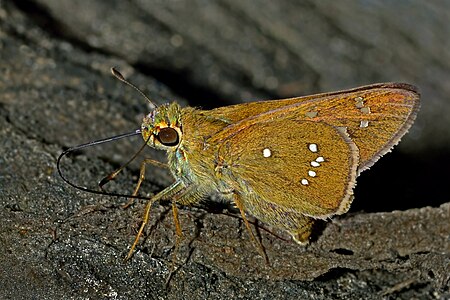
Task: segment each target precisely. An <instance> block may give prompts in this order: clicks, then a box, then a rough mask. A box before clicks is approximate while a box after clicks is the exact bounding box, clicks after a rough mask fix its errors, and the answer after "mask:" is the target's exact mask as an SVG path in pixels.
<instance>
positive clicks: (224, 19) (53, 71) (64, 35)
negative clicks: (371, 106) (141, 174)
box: [0, 0, 450, 299]
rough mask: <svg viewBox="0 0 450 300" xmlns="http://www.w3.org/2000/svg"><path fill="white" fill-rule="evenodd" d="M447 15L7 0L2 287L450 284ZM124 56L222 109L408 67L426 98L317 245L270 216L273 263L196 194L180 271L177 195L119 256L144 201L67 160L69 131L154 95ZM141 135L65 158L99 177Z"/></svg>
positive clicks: (293, 294)
mask: <svg viewBox="0 0 450 300" xmlns="http://www.w3.org/2000/svg"><path fill="white" fill-rule="evenodd" d="M448 20H450V5H449V3H448V1H443V0H442V1H426V2H425V1H414V2H410V1H342V2H341V1H339V2H337V1H288V0H284V1H242V0H240V1H235V0H223V1H175V0H169V1H138V0H135V1H52V0H41V1H1V0H0V26H1V27H0V59H1V61H0V62H1V66H0V197H1V199H0V220H1V222H0V224H1V225H0V264H1V266H0V287H1V288H0V298H2V299H33V298H34V299H37V298H39V299H61V298H73V299H78V298H90V299H128V298H134V299H153V298H163V299H166V298H183V299H205V298H210V299H214V298H215V299H220V298H228V299H237V298H243V299H250V298H252V299H255V298H266V299H278V298H288V299H330V298H335V299H355V298H366V299H379V298H387V299H396V298H400V299H410V298H414V297H415V298H417V299H430V298H433V299H444V298H446V297H450V295H449V272H450V269H449V253H450V250H449V248H450V245H449V234H450V228H449V227H450V225H449V224H450V210H449V209H450V206H449V190H450V187H449V175H448V171H449V167H450V156H449V149H450V134H449V129H450V100H449V96H448V95H449V94H450V79H449V78H450V77H449V75H450V50H449V49H450V39H449V36H450V23H449V21H448ZM111 66H117V67H118V68H119V69H120V70H121V71H122V73H123V74H124V75H125V76H126V77H127V78H129V79H131V80H132V81H133V82H134V83H135V84H136V85H138V86H139V87H142V88H143V89H144V91H145V92H146V93H147V94H149V96H150V97H151V98H152V99H155V101H156V102H158V103H164V102H167V101H173V100H176V101H178V102H180V103H181V104H183V105H191V106H200V107H203V108H214V107H218V106H223V105H228V104H235V103H240V102H244V101H253V100H257V99H277V98H285V97H291V96H300V95H307V94H311V93H318V92H325V91H333V90H341V89H345V88H351V87H356V86H359V85H364V84H370V83H375V82H388V81H399V82H407V83H410V84H414V85H417V86H418V87H419V89H420V91H421V93H422V98H421V99H422V108H421V111H420V112H419V115H418V118H417V121H416V123H415V124H414V126H413V127H412V128H411V130H410V132H409V133H408V134H407V135H406V136H405V137H404V138H403V140H402V142H401V143H400V144H399V145H398V146H397V147H396V148H395V150H394V151H393V152H392V153H389V154H387V155H386V156H385V157H383V158H382V159H380V161H379V162H378V163H377V164H375V165H374V166H373V167H372V168H371V169H370V170H369V171H366V172H364V173H363V174H362V175H361V176H360V178H358V185H357V188H356V191H355V196H356V197H355V201H354V203H353V205H352V208H351V210H350V212H349V213H348V214H346V215H344V216H341V217H338V218H335V219H334V221H333V222H329V223H328V224H323V228H322V229H321V231H320V232H319V233H318V234H317V235H316V237H315V241H314V242H313V243H312V244H311V245H310V246H308V247H306V248H301V247H299V246H297V245H294V244H293V243H291V242H287V241H283V240H281V239H278V238H277V237H275V236H273V235H271V234H269V233H267V232H265V231H264V230H261V231H260V233H261V237H262V242H263V244H264V246H265V247H266V249H267V252H268V255H269V258H270V261H271V265H270V266H268V265H265V264H264V262H263V260H262V259H261V257H259V255H258V253H257V250H256V249H255V247H254V246H253V244H252V242H251V241H250V239H249V238H248V235H247V233H246V232H245V228H244V226H243V224H242V223H241V221H240V219H239V218H237V217H236V216H235V215H230V214H228V213H227V212H231V213H233V212H234V211H233V210H232V208H230V207H229V206H228V205H227V204H226V203H221V202H217V201H218V200H217V199H211V201H207V202H204V203H202V204H201V205H198V206H196V207H193V208H182V209H181V211H180V215H181V222H182V226H183V232H184V236H185V239H184V241H183V242H182V245H181V249H180V250H179V251H178V253H177V267H178V268H177V271H176V272H175V273H174V274H173V276H172V278H171V281H170V283H169V285H168V286H166V285H165V280H166V278H167V276H168V274H169V271H170V268H171V262H172V254H173V250H174V248H173V245H174V241H175V238H174V232H173V221H172V218H171V216H172V215H171V212H170V207H169V206H167V205H156V206H155V208H154V209H153V210H152V216H151V224H150V226H149V227H148V230H147V231H146V232H147V234H146V235H145V236H146V238H145V239H144V240H142V241H141V244H140V246H139V247H138V248H139V251H138V252H137V253H136V254H135V255H134V256H133V258H132V259H131V260H130V261H129V262H127V263H123V262H122V258H123V257H124V256H125V254H126V252H127V250H128V247H129V246H130V245H131V242H132V240H133V238H134V234H135V230H136V229H137V228H138V226H139V221H140V217H141V214H142V210H143V207H144V205H145V201H137V202H136V203H135V204H134V205H133V206H131V207H130V208H129V209H126V210H124V209H122V208H121V205H122V204H123V203H125V202H126V201H127V200H126V199H118V198H113V197H107V196H98V195H93V194H89V193H84V192H80V191H77V190H75V189H73V188H71V187H70V186H68V185H66V184H65V183H63V182H62V180H61V179H60V178H59V176H58V175H57V173H56V163H55V161H56V158H57V156H58V155H59V154H60V153H61V151H62V150H63V149H65V148H66V147H69V146H73V145H76V144H80V143H83V142H86V141H90V140H95V139H99V138H103V137H108V136H112V135H115V134H119V133H123V132H127V131H132V130H134V129H136V128H139V127H140V122H141V118H142V116H143V115H144V114H146V113H147V112H148V106H147V104H146V101H145V100H144V99H142V97H140V96H139V95H138V94H137V93H136V92H134V91H132V90H131V89H130V88H129V87H126V86H124V85H123V84H121V83H120V82H119V81H117V80H115V79H114V78H113V77H112V76H111V75H110V74H109V68H110V67H111ZM140 143H141V142H140V141H139V138H136V139H135V142H127V141H125V142H122V141H121V142H118V143H115V144H113V145H108V146H105V147H98V148H95V149H90V150H89V151H85V152H80V153H77V154H76V155H73V156H71V157H69V158H68V159H66V160H65V161H64V162H65V164H64V170H65V172H66V174H67V176H68V177H69V178H71V179H72V180H73V181H75V182H77V183H80V184H85V185H90V186H93V187H95V184H96V182H97V181H98V180H99V179H100V178H102V177H103V176H105V175H106V174H108V172H111V171H112V170H114V169H115V168H117V167H118V166H120V165H121V164H123V163H124V162H125V161H126V160H127V159H128V158H129V157H130V155H131V153H134V151H136V149H137V147H139V145H140ZM147 154H148V155H152V156H154V157H158V158H159V159H163V156H162V154H161V153H159V154H157V153H153V152H151V151H148V153H147ZM137 175H138V163H137V164H134V165H132V166H131V168H129V169H127V170H126V171H125V172H124V175H122V176H121V180H118V181H117V182H114V183H113V184H111V188H112V189H115V190H119V191H126V192H128V193H129V192H131V191H132V189H133V187H134V185H133V184H134V182H136V179H137ZM147 178H148V180H147V181H146V185H145V186H144V188H143V190H144V191H146V192H149V193H150V192H155V191H158V190H161V189H162V188H163V187H164V186H167V185H168V184H169V183H170V177H169V176H168V175H167V174H166V173H165V172H162V171H160V170H149V171H148V172H147ZM213 198H214V197H213Z"/></svg>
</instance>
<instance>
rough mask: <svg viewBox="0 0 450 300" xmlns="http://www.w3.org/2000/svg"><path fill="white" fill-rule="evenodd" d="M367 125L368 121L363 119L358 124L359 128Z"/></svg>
mask: <svg viewBox="0 0 450 300" xmlns="http://www.w3.org/2000/svg"><path fill="white" fill-rule="evenodd" d="M367 126H369V121H367V120H363V121H361V123H360V124H359V127H361V128H366V127H367Z"/></svg>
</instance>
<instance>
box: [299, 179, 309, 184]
mask: <svg viewBox="0 0 450 300" xmlns="http://www.w3.org/2000/svg"><path fill="white" fill-rule="evenodd" d="M301 183H302V184H303V185H308V184H309V181H308V179H305V178H303V179H302V181H301Z"/></svg>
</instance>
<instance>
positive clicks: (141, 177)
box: [123, 158, 167, 208]
mask: <svg viewBox="0 0 450 300" xmlns="http://www.w3.org/2000/svg"><path fill="white" fill-rule="evenodd" d="M147 164H152V165H154V166H156V167H160V168H167V164H164V163H162V162H159V161H157V160H154V159H151V158H146V159H144V160H143V161H142V162H141V168H140V173H139V180H138V182H137V184H136V187H135V189H134V191H133V196H137V194H138V192H139V189H140V188H141V184H142V182H143V181H144V179H145V166H146V165H147ZM133 202H134V198H131V199H130V200H128V202H127V203H126V204H125V205H124V206H123V208H127V207H129V206H130V205H131V204H133Z"/></svg>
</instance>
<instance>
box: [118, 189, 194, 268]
mask: <svg viewBox="0 0 450 300" xmlns="http://www.w3.org/2000/svg"><path fill="white" fill-rule="evenodd" d="M183 189H185V186H184V185H183V183H182V182H181V181H176V182H174V183H173V184H171V185H170V186H168V187H167V188H165V189H164V190H162V191H161V192H159V193H158V194H156V195H155V196H154V197H153V198H152V199H151V200H149V201H148V202H147V205H146V206H145V211H144V216H143V217H142V224H141V227H140V228H139V231H138V233H137V235H136V238H135V239H134V243H133V245H132V246H131V248H130V251H128V254H127V256H126V257H125V260H128V259H129V258H130V257H131V256H132V255H133V252H134V249H135V248H136V246H137V244H138V243H139V238H140V237H141V235H142V232H143V231H144V228H145V225H147V223H148V219H149V216H150V209H151V207H152V205H153V203H155V202H156V201H159V200H163V199H167V198H170V197H172V196H173V195H175V194H177V193H178V192H180V191H182V190H183ZM177 218H178V214H177ZM180 228H181V227H180ZM180 231H181V229H180Z"/></svg>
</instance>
